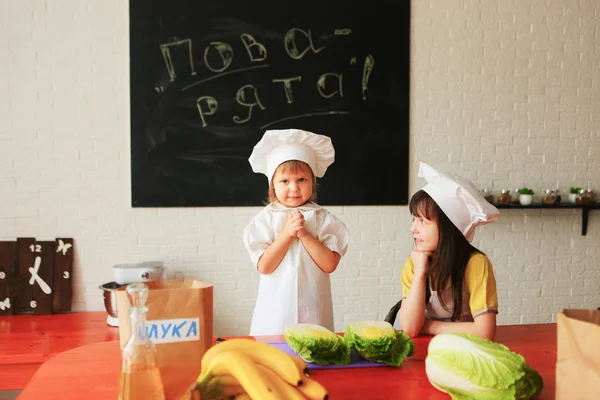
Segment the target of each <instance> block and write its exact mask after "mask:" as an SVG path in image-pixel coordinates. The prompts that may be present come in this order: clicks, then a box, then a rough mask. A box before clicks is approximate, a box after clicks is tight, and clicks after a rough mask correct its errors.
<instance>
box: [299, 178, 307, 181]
mask: <svg viewBox="0 0 600 400" xmlns="http://www.w3.org/2000/svg"><path fill="white" fill-rule="evenodd" d="M298 182H306V179H305V178H300V179H298Z"/></svg>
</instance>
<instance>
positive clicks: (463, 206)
mask: <svg viewBox="0 0 600 400" xmlns="http://www.w3.org/2000/svg"><path fill="white" fill-rule="evenodd" d="M419 176H420V177H422V178H425V180H426V181H427V185H425V186H424V187H423V189H422V190H424V191H425V192H427V194H428V195H429V196H431V198H432V199H433V200H434V201H435V202H436V203H437V205H438V206H439V207H440V208H441V209H442V211H443V212H444V214H446V215H447V216H448V218H449V219H450V221H452V223H453V224H454V225H455V226H456V227H457V228H458V229H459V230H460V231H461V232H462V234H463V235H464V236H465V238H467V240H468V241H469V242H471V241H472V240H473V236H474V235H475V228H476V227H478V226H480V225H485V224H489V223H490V222H494V221H496V220H497V219H498V218H500V212H499V211H498V209H497V208H496V207H494V206H493V205H491V204H490V203H489V202H488V201H487V200H486V199H485V198H484V197H483V195H482V194H481V193H480V192H479V190H477V188H476V187H475V185H473V183H472V182H471V181H469V180H468V179H465V178H462V177H460V176H457V175H454V174H450V173H442V172H438V171H436V170H435V169H434V168H433V167H431V166H430V165H428V164H425V163H423V162H422V163H420V165H419Z"/></svg>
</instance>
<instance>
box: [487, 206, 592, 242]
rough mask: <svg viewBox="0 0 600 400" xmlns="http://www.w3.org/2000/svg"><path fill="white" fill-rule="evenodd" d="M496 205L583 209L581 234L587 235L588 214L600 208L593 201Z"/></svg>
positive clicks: (518, 207) (522, 207) (525, 207)
mask: <svg viewBox="0 0 600 400" xmlns="http://www.w3.org/2000/svg"><path fill="white" fill-rule="evenodd" d="M494 206H495V207H496V208H498V209H500V208H504V209H509V210H510V209H514V210H517V209H527V208H543V209H554V210H556V209H561V210H567V209H581V235H582V236H585V235H586V233H587V225H588V216H589V214H590V210H598V209H600V204H599V203H591V204H572V203H560V204H542V203H533V204H530V205H528V206H523V205H521V204H494Z"/></svg>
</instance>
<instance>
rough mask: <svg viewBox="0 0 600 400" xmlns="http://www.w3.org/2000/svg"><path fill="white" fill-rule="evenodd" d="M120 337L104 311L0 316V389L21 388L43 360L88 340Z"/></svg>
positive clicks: (92, 341)
mask: <svg viewBox="0 0 600 400" xmlns="http://www.w3.org/2000/svg"><path fill="white" fill-rule="evenodd" d="M118 339H119V328H114V327H111V326H108V325H106V312H86V313H72V314H53V315H14V316H10V317H0V391H1V390H20V389H23V388H24V387H25V385H27V382H29V380H30V379H31V377H32V376H33V375H34V374H35V372H36V371H37V370H38V368H40V367H41V366H42V364H44V363H45V362H46V361H48V360H49V359H51V358H52V357H54V356H56V355H57V354H59V353H61V352H63V351H66V350H70V349H73V348H76V347H80V346H84V345H87V344H91V343H98V342H108V341H112V340H118Z"/></svg>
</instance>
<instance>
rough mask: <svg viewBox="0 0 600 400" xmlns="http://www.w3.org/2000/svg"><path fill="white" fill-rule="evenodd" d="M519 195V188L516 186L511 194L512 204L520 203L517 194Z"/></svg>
mask: <svg viewBox="0 0 600 400" xmlns="http://www.w3.org/2000/svg"><path fill="white" fill-rule="evenodd" d="M520 195H521V189H519V188H516V189H515V190H514V191H513V196H512V203H513V204H520V203H519V196H520Z"/></svg>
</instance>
